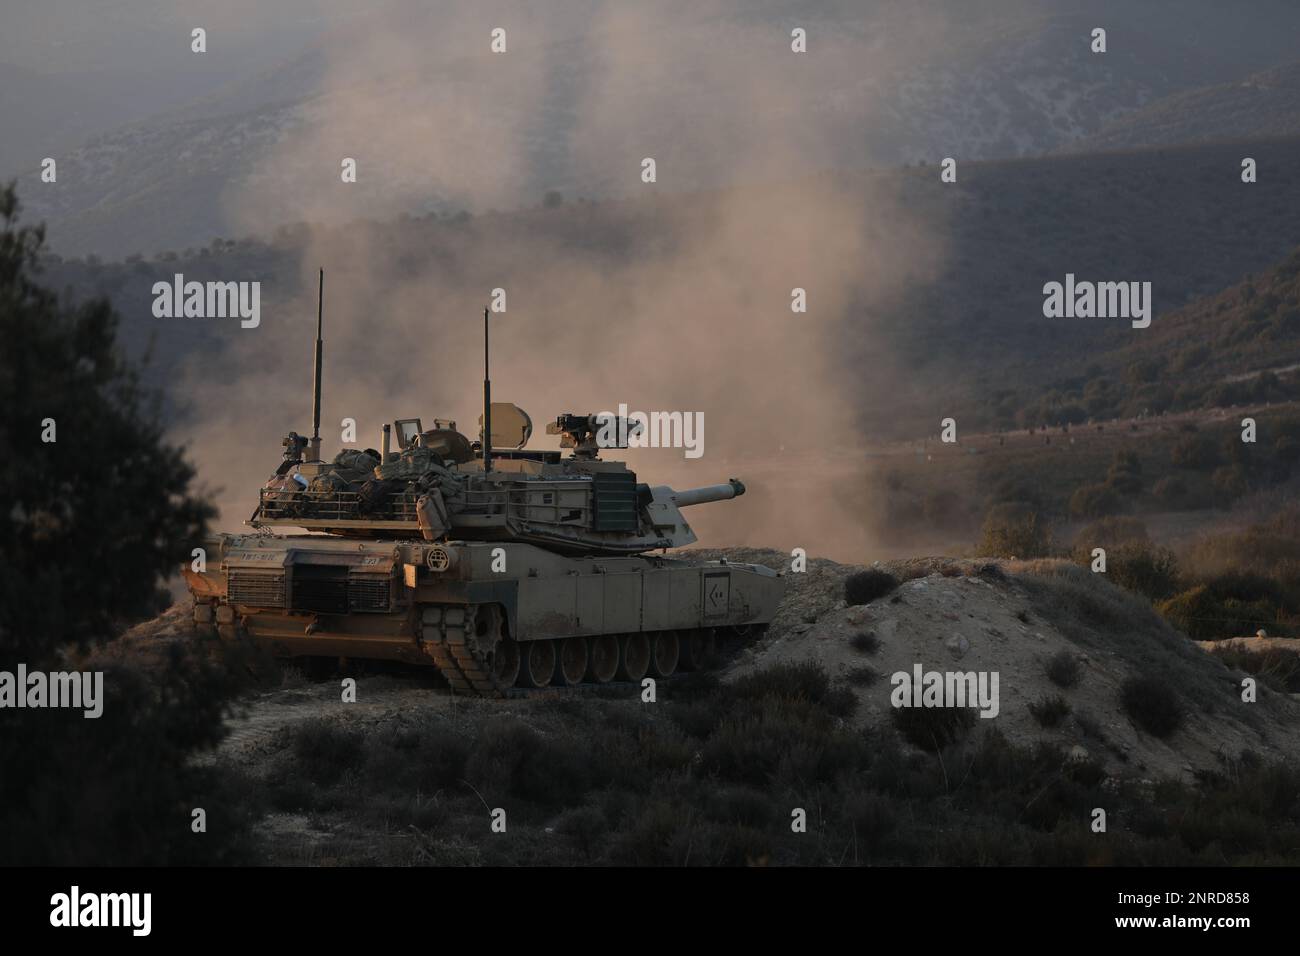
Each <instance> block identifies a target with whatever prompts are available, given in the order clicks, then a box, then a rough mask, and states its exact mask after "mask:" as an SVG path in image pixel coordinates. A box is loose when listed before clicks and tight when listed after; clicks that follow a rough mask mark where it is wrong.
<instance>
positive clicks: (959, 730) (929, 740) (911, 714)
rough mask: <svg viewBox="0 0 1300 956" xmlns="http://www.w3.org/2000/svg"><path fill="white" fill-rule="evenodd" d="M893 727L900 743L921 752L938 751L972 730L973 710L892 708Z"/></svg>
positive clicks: (957, 708) (973, 724)
mask: <svg viewBox="0 0 1300 956" xmlns="http://www.w3.org/2000/svg"><path fill="white" fill-rule="evenodd" d="M893 712H894V713H893V717H894V726H895V727H896V728H898V732H899V733H900V734H902V735H903V739H904V740H906V741H907V742H908V743H910V744H912V746H914V747H919V748H920V749H922V750H932V751H934V750H942V749H943V748H944V747H947V746H948V745H949V744H953V743H956V742H957V741H959V740H961V739H962V738H963V737H965V736H966V734H967V733H968V732H969V731H970V729H971V728H972V727H974V726H975V722H976V720H978V717H979V711H977V710H976V709H975V708H974V707H895V708H893Z"/></svg>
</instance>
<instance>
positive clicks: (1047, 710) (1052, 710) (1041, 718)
mask: <svg viewBox="0 0 1300 956" xmlns="http://www.w3.org/2000/svg"><path fill="white" fill-rule="evenodd" d="M1029 712H1030V713H1031V714H1033V715H1034V719H1035V720H1036V721H1038V724H1039V726H1041V727H1056V726H1058V725H1059V724H1060V723H1061V721H1063V720H1064V719H1065V718H1066V717H1068V716H1069V714H1070V705H1069V704H1067V703H1066V702H1065V698H1064V697H1062V696H1061V695H1060V694H1055V695H1053V696H1051V697H1044V698H1043V699H1042V700H1036V701H1031V702H1030V704H1029Z"/></svg>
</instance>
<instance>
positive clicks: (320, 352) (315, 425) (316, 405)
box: [310, 269, 325, 461]
mask: <svg viewBox="0 0 1300 956" xmlns="http://www.w3.org/2000/svg"><path fill="white" fill-rule="evenodd" d="M324 313H325V270H324V269H321V270H320V284H319V286H318V287H317V290H316V374H315V376H314V377H313V378H312V383H311V393H312V412H311V458H310V460H311V461H320V460H321V457H320V370H321V359H322V358H323V357H324V354H325V343H324V341H323V340H322V339H321V327H322V322H323V319H324Z"/></svg>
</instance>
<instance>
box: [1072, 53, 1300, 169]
mask: <svg viewBox="0 0 1300 956" xmlns="http://www.w3.org/2000/svg"><path fill="white" fill-rule="evenodd" d="M1297 134H1300V61H1296V62H1294V63H1290V64H1288V65H1286V66H1281V67H1277V68H1275V69H1271V70H1266V71H1264V72H1261V73H1254V74H1252V75H1250V76H1248V77H1245V78H1244V79H1242V80H1239V81H1233V82H1231V83H1222V84H1216V85H1214V86H1208V87H1204V88H1201V89H1196V90H1186V91H1182V92H1178V93H1174V94H1172V95H1170V96H1166V97H1162V98H1160V99H1158V100H1155V101H1154V102H1152V103H1149V104H1147V105H1146V106H1144V107H1143V108H1141V109H1139V110H1137V111H1135V112H1133V113H1129V114H1127V115H1125V116H1122V117H1120V118H1118V119H1116V120H1114V121H1113V122H1110V123H1108V124H1106V125H1104V126H1103V127H1102V128H1101V129H1100V130H1098V131H1096V132H1095V133H1093V134H1092V135H1089V136H1087V137H1084V138H1083V139H1081V140H1080V141H1078V142H1076V143H1073V144H1070V145H1069V146H1068V147H1066V149H1067V150H1069V151H1078V152H1099V151H1103V150H1122V149H1134V148H1141V147H1157V146H1170V145H1174V144H1181V143H1195V142H1205V141H1212V140H1250V139H1257V138H1262V137H1277V136H1294V135H1297Z"/></svg>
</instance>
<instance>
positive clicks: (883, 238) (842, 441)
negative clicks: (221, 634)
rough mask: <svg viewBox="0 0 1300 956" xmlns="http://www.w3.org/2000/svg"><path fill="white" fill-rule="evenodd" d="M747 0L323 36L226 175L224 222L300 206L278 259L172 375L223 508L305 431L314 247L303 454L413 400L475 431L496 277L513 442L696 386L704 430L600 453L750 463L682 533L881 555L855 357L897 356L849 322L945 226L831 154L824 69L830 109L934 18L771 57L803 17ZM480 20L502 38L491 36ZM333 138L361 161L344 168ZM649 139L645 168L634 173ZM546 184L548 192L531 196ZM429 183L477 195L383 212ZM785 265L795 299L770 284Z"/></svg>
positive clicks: (878, 27) (264, 217)
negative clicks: (317, 432) (665, 443)
mask: <svg viewBox="0 0 1300 956" xmlns="http://www.w3.org/2000/svg"><path fill="white" fill-rule="evenodd" d="M750 7H751V5H747V4H741V3H723V4H712V5H705V6H704V7H703V8H701V7H699V6H698V5H686V4H665V5H656V9H655V11H654V12H653V14H652V13H649V12H646V11H645V10H642V9H635V10H633V9H627V8H626V7H625V5H620V4H615V3H609V4H605V3H594V2H588V3H570V4H558V5H552V4H547V5H546V8H545V11H544V12H543V11H542V10H539V9H537V8H536V7H535V6H534V5H502V4H489V5H486V6H485V5H482V4H472V5H463V6H458V5H451V8H452V9H451V12H447V10H448V8H443V14H442V17H441V18H439V19H438V20H437V22H440V23H446V24H449V25H450V26H447V27H446V28H445V29H442V28H439V29H433V28H432V25H433V24H434V23H435V20H433V19H429V20H425V21H419V22H423V23H424V24H425V25H426V27H429V28H417V27H415V26H414V25H413V22H412V21H410V20H407V19H401V18H399V19H395V20H392V21H389V22H386V23H378V24H373V25H372V26H371V28H370V29H369V30H368V31H367V32H366V33H365V34H364V35H363V36H358V37H357V38H356V39H355V42H351V43H348V44H344V45H341V46H335V47H332V48H331V49H330V57H329V60H328V68H327V70H326V72H325V76H324V79H323V83H322V90H323V92H322V96H321V97H320V99H319V101H318V102H317V103H316V105H315V106H314V115H313V116H312V117H311V121H310V122H308V123H306V124H304V125H303V126H301V127H300V128H297V129H294V130H291V131H290V133H289V134H288V135H286V137H285V138H284V140H283V142H282V143H281V145H280V147H279V148H278V149H277V150H276V151H275V153H274V154H273V155H271V156H270V157H269V158H268V159H267V160H266V161H265V163H264V166H265V168H264V169H262V170H259V175H258V176H256V177H253V179H252V180H251V185H248V186H247V187H246V188H244V189H243V190H242V191H241V193H240V194H239V195H234V196H230V197H228V198H229V206H230V209H231V210H232V213H233V214H234V215H235V216H237V218H238V220H239V221H240V222H241V223H243V224H244V226H245V228H247V229H250V230H255V229H267V228H269V227H270V225H271V224H272V223H274V222H276V221H284V220H291V221H298V222H303V223H310V224H311V225H308V226H303V227H301V237H302V255H301V258H300V260H299V271H298V275H297V276H295V277H290V278H292V279H293V281H292V283H289V282H285V283H281V286H280V287H278V288H267V287H266V284H264V288H263V302H264V305H263V322H262V326H261V328H259V329H258V330H256V331H249V332H245V333H243V334H237V335H234V336H232V346H231V348H230V349H228V350H227V351H226V352H225V353H223V354H221V355H219V356H214V357H211V358H210V359H209V360H207V361H205V362H202V363H199V364H198V365H196V366H195V367H193V368H192V369H190V370H189V373H188V375H189V378H190V382H191V385H192V386H193V390H194V392H195V393H196V394H198V395H199V396H200V398H199V399H198V401H197V402H196V409H197V411H198V416H199V417H198V420H197V421H196V422H195V423H193V424H192V425H191V426H190V427H189V428H188V430H187V436H186V437H187V438H188V439H189V440H190V443H191V448H192V453H193V455H194V457H195V458H196V460H197V462H198V464H199V467H200V474H201V476H203V477H204V478H205V479H207V480H208V481H209V482H211V483H212V484H214V485H218V486H220V487H221V488H222V492H221V494H220V496H219V498H218V503H219V504H220V505H221V507H222V512H223V513H222V520H221V526H222V527H228V528H233V527H235V526H237V525H238V523H239V522H241V521H242V520H243V519H244V518H245V517H246V516H247V515H248V514H250V513H251V511H252V509H253V506H254V504H255V503H256V489H257V487H258V486H259V485H260V483H261V481H262V480H263V479H264V478H265V477H266V475H267V474H268V473H269V472H270V471H271V470H272V469H273V468H274V466H275V463H276V462H277V460H278V450H279V437H280V436H281V435H283V434H284V433H285V432H287V431H288V430H289V429H290V428H295V429H297V430H299V431H300V432H301V431H304V430H306V429H308V428H309V425H310V384H311V366H310V356H311V352H310V349H311V339H312V334H313V319H314V310H315V301H314V298H315V288H316V281H315V280H316V269H317V268H318V267H323V268H324V269H325V272H326V303H325V304H326V309H325V313H326V335H325V338H326V349H325V375H324V382H325V389H324V405H323V415H322V418H323V421H324V423H325V426H324V427H323V428H322V434H323V437H324V439H325V442H324V444H325V449H326V454H327V457H328V456H329V455H332V454H333V452H334V451H336V450H337V449H338V447H339V445H338V441H337V439H338V435H339V432H338V424H337V423H339V422H340V421H341V420H342V419H343V418H345V417H349V418H353V419H355V420H356V422H357V423H358V429H359V431H358V436H357V442H358V444H359V445H360V446H361V447H366V446H373V445H375V444H377V442H378V432H379V428H380V425H381V423H382V422H383V421H391V420H392V419H393V418H396V417H405V416H410V415H421V416H422V417H423V418H424V419H425V421H426V422H427V421H429V420H431V419H432V418H433V417H434V416H435V415H437V416H440V417H451V418H455V419H456V420H457V421H458V422H459V424H460V427H461V430H462V431H464V432H466V433H469V434H476V433H477V420H478V414H479V411H480V407H479V402H480V394H481V393H480V388H481V377H482V371H481V370H482V355H481V348H482V331H481V321H482V318H481V317H482V309H483V307H484V306H485V305H487V304H488V302H489V299H490V295H491V291H492V290H493V289H496V288H501V289H504V290H505V291H506V296H507V309H506V311H505V312H504V313H502V314H498V315H493V317H492V327H493V354H492V378H493V397H494V399H496V400H498V401H513V402H515V403H517V404H519V405H520V406H522V407H523V408H525V409H527V410H528V411H529V412H530V413H531V415H532V417H533V419H534V423H535V426H536V427H535V432H536V434H537V435H538V436H539V437H535V438H534V440H533V442H532V443H531V446H532V447H555V444H554V439H550V438H548V437H547V436H545V435H544V434H541V433H542V432H543V430H544V427H543V426H544V424H545V422H546V421H549V420H553V418H554V416H555V415H557V414H559V413H561V412H565V411H573V412H580V413H585V412H595V411H601V410H607V409H609V410H612V409H616V408H617V407H618V405H619V403H626V404H627V406H628V407H629V408H630V409H633V410H642V411H647V412H650V411H684V412H702V413H703V415H704V422H705V431H704V451H705V453H704V455H703V457H701V458H699V459H695V460H688V459H686V458H685V457H684V455H683V452H682V451H681V450H680V449H645V450H636V451H629V452H628V453H627V455H626V458H627V460H628V462H629V464H630V465H631V466H632V467H633V468H635V469H636V470H637V471H638V473H639V475H640V477H641V479H642V480H645V481H649V482H650V483H652V484H659V483H669V484H672V485H674V486H675V487H688V486H692V485H699V484H709V483H713V482H717V481H723V480H725V479H726V478H728V477H730V476H736V477H739V478H741V479H742V480H744V481H745V482H746V484H747V485H748V487H749V492H750V493H749V494H747V495H746V496H745V497H744V498H742V499H739V500H738V501H735V502H731V503H726V504H716V505H707V506H702V507H700V508H699V509H694V510H692V512H691V513H690V514H689V516H688V517H689V518H690V519H691V520H692V522H693V523H694V525H695V527H696V530H697V533H699V535H700V538H701V541H702V543H704V544H707V545H709V546H730V545H763V546H771V547H779V548H782V549H786V550H788V549H790V548H793V547H803V548H805V549H806V550H807V551H808V552H809V553H810V554H814V555H826V556H830V557H835V558H840V559H849V560H858V561H861V560H866V559H869V558H871V557H874V556H876V555H875V554H874V553H873V541H872V536H871V534H870V532H869V530H868V528H867V527H866V523H865V522H864V520H863V518H862V516H861V515H860V514H858V513H856V506H855V505H854V504H853V502H854V501H857V500H860V498H861V492H862V488H863V486H864V485H865V482H866V480H867V465H866V459H865V458H864V457H863V456H862V455H861V454H860V452H861V451H862V450H863V449H864V448H865V447H867V446H868V445H869V444H870V442H869V438H868V436H863V435H861V434H859V433H858V432H857V431H856V428H855V421H856V418H857V416H856V412H857V409H856V408H855V404H854V401H853V399H852V396H854V395H855V394H857V391H858V390H857V389H855V388H854V382H855V380H858V379H861V378H865V377H871V378H873V379H881V378H883V377H887V376H893V375H900V374H901V373H900V370H899V369H896V368H894V367H892V366H891V364H890V360H889V358H888V356H886V355H881V356H880V358H879V361H878V362H876V361H873V363H872V364H871V367H861V366H858V367H853V366H850V365H849V364H848V363H846V362H845V361H844V360H843V355H844V354H845V352H846V341H847V339H846V337H848V336H853V337H855V338H856V339H857V340H860V339H861V338H862V337H864V336H866V337H869V336H871V335H872V327H871V315H872V310H873V307H875V306H878V305H880V304H882V303H885V302H887V301H888V300H889V299H890V298H891V297H893V296H896V295H898V294H899V292H900V290H901V289H902V287H903V286H904V284H905V283H906V282H908V281H914V280H915V279H916V277H917V276H918V274H924V273H925V272H926V271H927V270H929V269H932V268H933V265H934V263H935V261H937V260H938V259H939V258H940V257H942V255H943V254H944V248H943V243H942V239H941V237H939V236H935V235H932V234H927V231H926V230H925V229H924V228H922V227H921V225H920V224H918V223H917V222H915V221H913V218H912V217H909V215H908V210H907V209H906V208H904V207H903V206H902V205H901V204H900V201H899V200H898V198H897V197H896V196H889V195H885V194H883V192H882V191H881V190H877V189H875V188H873V180H872V177H871V176H870V175H866V174H862V173H854V174H848V173H843V172H835V171H833V170H832V169H831V164H832V162H833V160H834V157H836V156H840V155H842V154H843V151H844V148H845V145H846V142H850V141H852V140H853V139H854V138H859V139H861V140H862V141H863V142H866V141H868V140H869V137H870V136H871V129H870V127H869V125H868V126H867V127H861V126H854V127H852V128H846V126H845V124H844V123H843V122H839V121H837V120H838V119H839V117H838V115H837V110H836V109H835V108H834V107H835V104H833V103H831V104H827V103H825V102H823V101H822V100H821V99H819V96H818V94H819V91H820V90H821V89H824V88H826V87H828V86H829V85H830V84H829V83H828V80H827V77H828V75H829V74H830V73H838V74H840V75H845V71H848V73H849V74H851V75H853V76H856V77H858V83H857V85H856V92H855V94H854V96H855V102H854V115H860V114H862V113H863V112H864V111H865V113H866V114H868V115H869V114H870V106H871V97H872V96H873V92H872V91H873V90H876V89H880V88H881V87H882V85H883V84H886V83H888V82H889V77H890V75H891V72H893V71H895V70H898V69H901V68H902V66H903V65H904V64H906V63H909V62H912V61H914V60H915V59H917V58H918V57H919V56H921V55H922V52H923V51H924V52H925V55H933V50H932V47H933V45H934V44H936V43H941V42H942V37H943V35H944V32H945V29H946V23H945V22H944V21H943V20H942V19H940V18H938V17H937V16H932V15H923V14H921V13H919V12H918V11H919V10H923V9H925V8H924V7H923V6H920V7H910V8H904V7H901V6H896V5H882V10H884V11H885V12H879V13H876V14H873V15H870V16H868V15H864V14H858V15H857V19H856V20H855V21H854V29H853V30H849V29H847V28H843V27H841V26H837V27H835V28H834V29H832V28H830V27H827V28H826V29H825V30H822V31H818V30H817V29H816V26H817V24H816V23H812V24H809V41H808V42H809V50H810V52H808V53H805V54H795V53H792V52H791V50H790V42H791V41H790V30H791V29H792V28H793V27H794V26H798V25H800V23H799V21H795V20H791V19H790V18H788V17H784V16H782V15H780V13H779V10H776V8H774V7H770V6H760V8H759V9H760V10H761V11H762V12H759V13H754V12H752V11H751V9H750ZM904 9H906V10H907V12H900V11H902V10H904ZM557 11H561V12H559V13H557ZM409 15H410V16H414V17H416V18H417V21H418V18H419V17H420V16H421V14H417V13H414V12H411V13H409ZM423 16H425V17H429V16H431V15H428V14H424V15H423ZM805 19H808V18H805ZM496 26H503V27H505V28H506V29H507V43H508V52H507V53H506V54H504V55H494V54H492V53H491V52H490V51H489V49H488V38H489V34H490V31H491V29H492V28H493V27H496ZM886 28H887V29H886ZM885 36H887V37H888V42H887V43H886V42H883V41H882V37H885ZM840 85H841V86H842V84H840ZM809 103H815V104H817V106H816V108H811V107H808V106H807V105H806V104H809ZM342 157H353V158H356V159H357V161H358V177H359V178H358V182H357V183H356V184H343V183H342V182H341V181H340V177H339V168H340V167H339V161H340V159H341V158H342ZM645 157H653V158H655V160H656V164H657V175H658V181H657V182H656V183H650V184H647V183H643V182H642V181H641V171H642V166H641V161H642V159H643V158H645ZM539 170H542V171H543V172H539ZM547 170H549V171H550V172H546V171H547ZM555 170H562V173H556V172H555ZM551 188H560V189H561V191H562V193H563V196H564V201H563V203H562V204H561V205H559V206H558V208H540V207H539V206H538V204H539V201H540V199H541V196H542V194H543V193H544V192H545V191H546V190H547V189H551ZM584 195H604V196H614V197H615V198H612V199H606V200H605V201H602V202H600V203H589V202H585V201H580V200H579V199H578V197H581V196H584ZM437 203H451V204H453V205H455V206H459V207H460V208H465V209H470V210H473V211H474V215H473V217H472V218H471V219H470V220H469V221H468V222H463V223H459V224H455V225H452V224H447V223H441V224H436V228H433V229H429V230H425V231H423V232H420V231H418V230H412V231H410V232H409V233H408V232H404V231H403V224H400V223H399V224H398V225H381V224H380V223H382V222H384V221H386V220H388V219H390V218H395V217H396V216H398V214H399V213H402V212H406V213H410V214H412V215H418V214H419V213H420V212H422V211H424V210H427V209H429V208H431V207H432V206H431V204H437ZM520 207H524V208H523V211H520V212H516V213H512V214H509V215H505V214H497V213H494V212H492V210H496V209H512V208H513V209H519V208H520ZM405 225H408V226H409V225H410V224H405ZM405 235H420V236H427V237H428V241H427V242H425V243H424V244H423V245H420V246H418V247H412V244H411V243H410V242H409V241H402V240H400V239H399V238H395V237H400V236H405ZM796 288H800V289H804V290H806V295H807V312H806V313H795V312H792V310H791V299H792V290H794V289H796ZM854 351H855V353H856V354H862V352H863V350H862V349H861V348H860V347H858V348H855V350H854ZM607 457H613V456H607Z"/></svg>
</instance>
